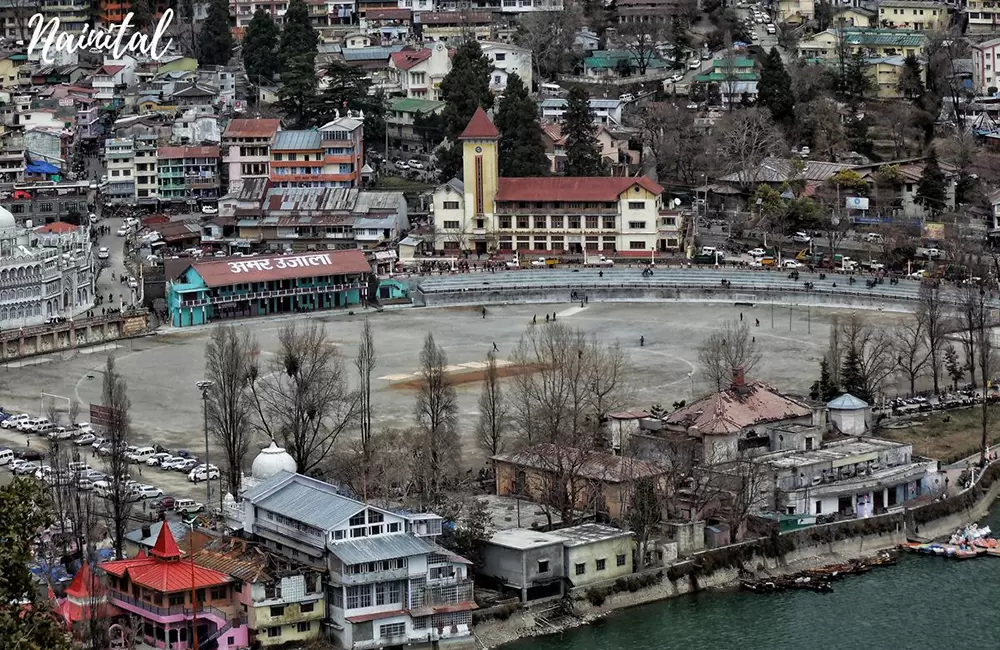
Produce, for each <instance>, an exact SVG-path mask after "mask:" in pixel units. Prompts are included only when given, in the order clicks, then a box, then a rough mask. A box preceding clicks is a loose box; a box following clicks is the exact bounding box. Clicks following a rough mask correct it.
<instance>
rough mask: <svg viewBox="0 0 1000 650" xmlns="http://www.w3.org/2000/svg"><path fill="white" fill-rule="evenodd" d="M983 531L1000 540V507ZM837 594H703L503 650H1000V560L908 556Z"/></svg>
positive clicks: (838, 587)
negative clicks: (962, 649) (988, 529)
mask: <svg viewBox="0 0 1000 650" xmlns="http://www.w3.org/2000/svg"><path fill="white" fill-rule="evenodd" d="M982 523H986V524H988V525H989V526H990V527H991V528H992V529H993V530H994V531H995V534H998V535H1000V508H995V509H994V510H993V513H992V514H991V515H990V517H989V518H988V519H987V520H986V521H985V522H982ZM833 588H834V591H833V593H829V594H817V593H812V592H789V593H784V594H776V595H771V596H762V595H756V594H750V593H744V592H702V593H699V594H695V595H691V596H684V597H681V598H674V599H671V600H666V601H662V602H658V603H653V604H650V605H643V606H641V607H635V608H632V609H627V610H623V611H621V612H618V613H615V614H612V615H611V616H609V617H607V618H606V619H603V620H602V621H600V622H598V623H596V624H595V625H590V626H584V627H578V628H574V629H572V630H567V631H566V632H563V633H560V634H555V635H551V636H547V637H538V638H534V639H525V640H523V641H520V642H517V643H513V644H510V645H508V646H505V648H504V650H672V649H675V648H676V649H677V650H700V649H702V648H706V649H708V648H713V649H716V648H717V649H725V650H812V649H816V650H821V649H822V650H829V649H840V648H850V649H857V650H863V649H868V648H879V649H881V648H889V649H892V650H904V649H906V650H909V649H911V648H912V649H923V648H927V649H942V650H944V649H952V648H977V649H983V650H1000V558H994V557H980V558H976V559H972V560H965V561H958V560H948V559H944V558H934V557H925V556H917V555H906V556H904V557H902V558H901V560H900V563H899V564H898V565H896V566H894V567H886V568H881V569H875V570H874V571H873V572H871V573H869V574H867V575H863V576H854V577H848V578H846V579H844V580H842V581H840V582H835V583H834V585H833Z"/></svg>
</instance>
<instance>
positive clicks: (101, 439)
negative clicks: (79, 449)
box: [90, 436, 108, 449]
mask: <svg viewBox="0 0 1000 650" xmlns="http://www.w3.org/2000/svg"><path fill="white" fill-rule="evenodd" d="M107 441H108V439H107V438H104V437H102V436H97V438H95V439H94V441H93V442H91V443H90V446H91V447H93V448H94V449H100V448H101V447H103V446H104V443H106V442H107Z"/></svg>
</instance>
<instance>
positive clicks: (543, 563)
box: [538, 560, 549, 573]
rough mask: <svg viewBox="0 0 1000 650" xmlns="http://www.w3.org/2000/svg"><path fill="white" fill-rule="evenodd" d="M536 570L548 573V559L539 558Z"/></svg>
mask: <svg viewBox="0 0 1000 650" xmlns="http://www.w3.org/2000/svg"><path fill="white" fill-rule="evenodd" d="M538 572H539V573H548V572H549V561H548V560H539V561H538Z"/></svg>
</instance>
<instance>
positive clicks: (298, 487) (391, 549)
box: [227, 471, 476, 650]
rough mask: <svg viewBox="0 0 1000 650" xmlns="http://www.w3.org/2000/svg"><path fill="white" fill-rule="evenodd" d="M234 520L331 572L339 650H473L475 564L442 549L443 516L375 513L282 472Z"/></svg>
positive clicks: (250, 494)
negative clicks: (392, 649) (405, 648)
mask: <svg viewBox="0 0 1000 650" xmlns="http://www.w3.org/2000/svg"><path fill="white" fill-rule="evenodd" d="M227 518H229V519H230V522H229V523H230V524H231V525H236V526H240V527H242V528H243V530H244V532H245V533H246V534H247V535H249V536H252V537H253V538H255V539H257V540H258V541H260V543H261V544H263V545H264V546H266V547H268V548H271V549H275V550H276V551H278V552H280V553H283V554H286V555H287V554H291V556H292V557H296V558H297V559H298V560H299V561H301V562H305V563H307V564H309V565H311V566H315V567H317V568H322V569H324V570H325V571H326V572H327V593H326V596H327V621H328V625H329V630H330V635H331V637H332V638H333V640H334V642H335V643H336V644H337V645H338V646H340V647H342V648H348V649H357V650H361V649H368V648H383V647H393V646H403V645H409V646H410V647H414V648H443V647H447V648H456V649H457V648H465V647H474V639H473V637H472V633H471V625H472V616H471V614H472V610H473V609H475V607H476V606H475V603H474V600H473V587H472V581H471V580H470V579H469V574H468V566H469V562H468V561H467V560H465V559H463V558H461V557H459V556H457V555H455V554H453V553H451V552H449V551H446V550H445V549H443V548H441V547H439V546H437V545H436V544H435V539H436V538H437V536H439V535H440V534H441V524H442V519H441V517H439V516H437V515H434V514H399V513H395V512H391V511H389V510H384V509H382V508H376V507H374V506H371V505H367V504H365V503H362V502H360V501H355V500H354V499H350V498H347V497H345V496H343V495H341V494H340V493H339V492H338V490H337V488H335V487H334V486H332V485H329V484H327V483H323V482H321V481H318V480H316V479H313V478H309V477H307V476H303V475H301V474H294V473H291V472H288V471H281V472H279V473H277V474H275V475H274V476H272V477H271V478H269V479H267V480H265V481H263V482H262V483H260V484H259V485H256V486H255V487H253V488H251V489H250V490H248V491H247V492H246V493H245V494H244V495H243V502H242V504H241V506H237V507H235V508H230V509H228V510H227Z"/></svg>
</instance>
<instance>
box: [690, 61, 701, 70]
mask: <svg viewBox="0 0 1000 650" xmlns="http://www.w3.org/2000/svg"><path fill="white" fill-rule="evenodd" d="M688 67H689V68H691V69H692V70H697V69H698V68H700V67H701V60H700V59H696V60H694V61H692V62H691V63H689V64H688Z"/></svg>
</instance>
